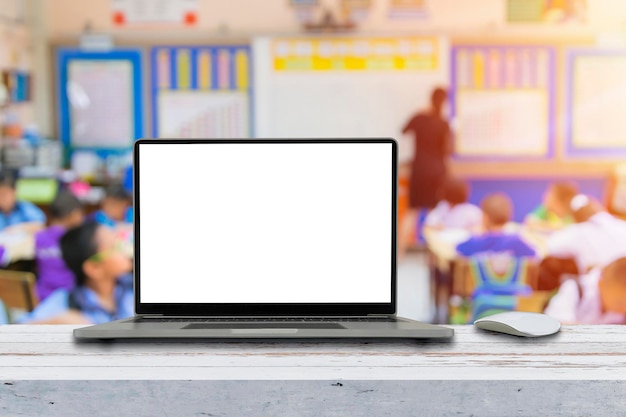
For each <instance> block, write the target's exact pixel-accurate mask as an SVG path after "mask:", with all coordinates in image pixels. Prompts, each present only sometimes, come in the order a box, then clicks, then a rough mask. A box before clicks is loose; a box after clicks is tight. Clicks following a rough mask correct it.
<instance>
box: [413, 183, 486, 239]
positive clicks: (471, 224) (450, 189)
mask: <svg viewBox="0 0 626 417" xmlns="http://www.w3.org/2000/svg"><path fill="white" fill-rule="evenodd" d="M442 194H443V195H442V197H443V199H442V200H441V201H440V202H439V203H437V206H435V208H434V209H433V210H432V211H431V212H430V213H428V216H426V220H425V221H424V226H425V227H430V228H433V229H464V230H468V231H477V230H478V229H479V228H480V226H481V224H482V221H483V212H482V211H481V210H480V208H479V207H477V206H475V205H474V204H471V203H468V201H467V200H468V198H469V186H468V184H467V182H465V181H463V180H462V179H460V178H448V179H447V180H446V182H445V183H444V186H443V193H442Z"/></svg>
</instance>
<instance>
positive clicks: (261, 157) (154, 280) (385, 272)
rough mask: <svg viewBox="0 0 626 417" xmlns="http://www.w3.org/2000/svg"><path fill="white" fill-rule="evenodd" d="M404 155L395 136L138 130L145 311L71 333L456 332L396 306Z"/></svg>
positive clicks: (137, 240)
mask: <svg viewBox="0 0 626 417" xmlns="http://www.w3.org/2000/svg"><path fill="white" fill-rule="evenodd" d="M397 155H398V149H397V144H396V142H395V141H394V140H393V139H384V138H383V139H369V138H368V139H245V140H232V139H228V140H222V139H216V140H191V139H190V140H180V139H177V140H168V139H142V140H138V141H137V142H136V143H135V145H134V155H133V156H134V174H133V175H134V198H135V210H134V216H135V217H134V285H135V286H134V291H135V292H134V296H135V313H136V315H135V316H134V317H132V318H128V319H123V320H117V321H113V322H110V323H105V324H100V325H95V326H89V327H84V328H80V329H76V330H74V336H75V337H76V338H77V339H125V338H132V339H151V338H156V339H164V338H165V339H167V338H181V339H194V338H199V339H209V340H211V339H214V340H253V339H416V338H449V337H452V336H453V330H452V329H450V328H446V327H441V326H436V325H432V324H427V323H421V322H418V321H414V320H409V319H406V318H401V317H398V316H396V301H397V295H396V291H397V271H396V266H397V265H396V234H397V233H396V227H397V204H396V202H397ZM416 299H417V294H416Z"/></svg>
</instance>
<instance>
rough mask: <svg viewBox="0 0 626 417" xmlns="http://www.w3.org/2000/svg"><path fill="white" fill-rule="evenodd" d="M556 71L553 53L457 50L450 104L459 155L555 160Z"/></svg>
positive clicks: (520, 48)
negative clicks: (549, 158)
mask: <svg viewBox="0 0 626 417" xmlns="http://www.w3.org/2000/svg"><path fill="white" fill-rule="evenodd" d="M554 65H555V56H554V50H553V49H552V48H549V47H539V46H496V45H494V46H487V45H485V46H456V47H454V48H453V49H452V59H451V75H452V80H451V97H450V99H451V100H450V103H451V110H452V115H453V118H454V120H455V123H454V125H455V150H456V153H457V155H458V156H459V157H461V158H464V157H467V158H474V157H478V158H482V157H491V158H493V157H504V158H511V157H522V158H528V157H531V158H532V157H534V158H546V157H549V156H551V155H552V152H553V143H554V100H555V99H554V95H555V94H554Z"/></svg>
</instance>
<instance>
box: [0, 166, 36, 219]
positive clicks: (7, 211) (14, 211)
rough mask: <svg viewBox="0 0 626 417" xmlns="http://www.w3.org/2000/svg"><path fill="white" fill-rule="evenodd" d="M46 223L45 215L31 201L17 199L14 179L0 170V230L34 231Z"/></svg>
mask: <svg viewBox="0 0 626 417" xmlns="http://www.w3.org/2000/svg"><path fill="white" fill-rule="evenodd" d="M45 224H46V215H45V214H44V213H43V211H41V209H39V207H37V206H36V205H34V204H33V203H30V202H28V201H17V195H16V192H15V179H14V178H13V177H12V176H11V175H10V174H9V173H7V172H0V231H8V230H18V229H19V230H23V231H26V232H36V231H37V230H40V229H43V227H44V226H45Z"/></svg>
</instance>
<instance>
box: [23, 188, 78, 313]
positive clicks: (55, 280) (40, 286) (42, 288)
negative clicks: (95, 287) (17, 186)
mask: <svg viewBox="0 0 626 417" xmlns="http://www.w3.org/2000/svg"><path fill="white" fill-rule="evenodd" d="M82 221H83V208H82V205H81V203H80V201H78V199H77V198H76V197H75V196H74V195H73V194H72V193H70V192H69V191H65V190H62V191H60V192H59V194H58V195H57V196H56V198H55V199H54V201H53V202H52V204H51V205H50V226H49V227H48V228H47V229H45V230H42V231H40V232H38V233H37V234H36V235H35V262H36V263H37V274H38V279H37V294H38V296H39V300H40V301H43V300H44V299H45V298H46V297H48V295H50V294H51V293H52V292H54V291H55V290H57V289H59V288H63V289H67V290H70V289H72V288H73V287H74V285H75V284H74V281H75V279H74V274H73V273H72V272H71V271H70V270H69V269H68V268H67V266H65V262H64V261H63V258H62V256H61V248H60V246H59V241H60V240H61V237H62V236H63V235H64V234H65V231H66V230H67V229H69V228H72V227H75V226H78V225H80V224H81V223H82Z"/></svg>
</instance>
